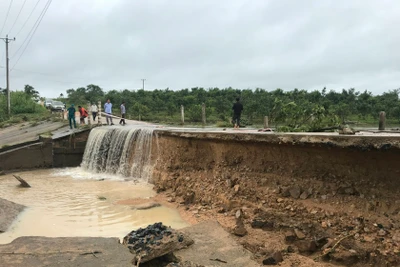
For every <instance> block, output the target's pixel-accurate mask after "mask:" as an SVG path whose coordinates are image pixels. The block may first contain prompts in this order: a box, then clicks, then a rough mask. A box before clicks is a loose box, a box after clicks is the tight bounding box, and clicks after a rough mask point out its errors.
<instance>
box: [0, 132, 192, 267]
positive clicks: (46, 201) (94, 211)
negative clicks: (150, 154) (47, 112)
mask: <svg viewBox="0 0 400 267" xmlns="http://www.w3.org/2000/svg"><path fill="white" fill-rule="evenodd" d="M117 133H118V131H115V132H114V134H117ZM118 134H122V133H118ZM92 141H93V140H92ZM115 145H116V146H117V145H118V144H115ZM104 166H106V162H105V165H104ZM15 174H16V175H19V176H21V177H23V178H25V179H26V180H27V181H28V182H29V183H30V185H31V186H32V187H31V188H21V187H18V186H17V185H18V181H17V180H15V178H14V177H13V176H12V175H11V174H8V175H5V176H0V196H1V197H2V198H5V199H7V200H10V201H13V202H16V203H18V204H22V205H25V206H26V207H27V208H26V209H25V210H24V211H23V212H22V213H21V214H20V216H18V218H17V219H16V220H15V221H14V223H13V224H12V226H11V227H10V229H9V230H8V231H7V232H5V233H1V234H0V244H5V243H9V242H11V241H12V240H14V239H15V238H17V237H20V236H48V237H58V236H60V237H64V236H67V237H68V236H99V237H119V238H120V239H122V238H123V237H124V236H125V235H126V234H127V233H129V232H130V231H132V230H134V229H137V228H139V227H144V226H147V225H149V224H153V223H155V222H159V221H161V222H163V223H164V224H166V225H170V226H171V227H174V228H177V229H179V228H182V227H185V226H187V223H186V222H184V221H183V220H182V218H181V217H180V215H179V213H178V211H176V210H174V209H171V208H168V207H165V206H160V207H156V208H152V209H148V210H137V209H134V208H132V203H138V204H140V203H144V202H152V200H151V199H149V198H151V197H153V196H155V195H156V193H155V192H154V191H153V190H152V186H151V185H149V184H147V183H145V182H141V183H137V184H134V183H131V182H126V181H124V178H121V177H120V176H116V175H112V174H107V173H96V174H94V173H90V172H88V171H86V170H84V169H82V168H68V169H52V170H36V171H28V172H20V173H15ZM102 178H104V179H105V180H102V181H99V180H98V179H102ZM0 265H1V264H0Z"/></svg>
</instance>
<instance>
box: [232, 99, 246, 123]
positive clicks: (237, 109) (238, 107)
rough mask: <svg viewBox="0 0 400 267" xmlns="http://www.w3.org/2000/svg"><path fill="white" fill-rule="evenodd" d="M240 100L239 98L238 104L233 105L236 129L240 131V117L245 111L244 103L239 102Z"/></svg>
mask: <svg viewBox="0 0 400 267" xmlns="http://www.w3.org/2000/svg"><path fill="white" fill-rule="evenodd" d="M239 101H240V99H239V97H238V98H236V103H235V104H233V107H232V109H233V124H234V125H235V126H234V128H235V129H239V127H240V115H241V114H242V111H243V105H242V103H240V102H239Z"/></svg>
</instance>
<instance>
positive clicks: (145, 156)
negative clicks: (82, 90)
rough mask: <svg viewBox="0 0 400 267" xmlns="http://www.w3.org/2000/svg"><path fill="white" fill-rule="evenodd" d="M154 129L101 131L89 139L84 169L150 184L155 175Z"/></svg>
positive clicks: (84, 158) (100, 129)
mask: <svg viewBox="0 0 400 267" xmlns="http://www.w3.org/2000/svg"><path fill="white" fill-rule="evenodd" d="M153 131H154V128H152V127H144V126H141V127H140V128H136V127H133V128H131V127H129V128H128V127H118V128H111V127H99V128H94V129H93V130H92V131H91V132H90V135H89V139H88V141H87V144H86V148H85V153H84V155H83V161H82V165H81V166H82V168H84V169H86V170H88V171H90V172H94V173H112V174H117V175H122V176H125V177H130V178H132V179H135V180H141V181H145V182H148V181H149V180H150V179H151V175H152V170H153V168H152V164H151V146H152V140H153Z"/></svg>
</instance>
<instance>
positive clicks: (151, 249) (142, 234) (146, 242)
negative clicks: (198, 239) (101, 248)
mask: <svg viewBox="0 0 400 267" xmlns="http://www.w3.org/2000/svg"><path fill="white" fill-rule="evenodd" d="M193 242H194V241H193V240H192V239H191V238H190V237H189V236H187V235H185V234H183V233H181V232H178V231H176V230H174V229H172V228H171V227H167V226H165V225H163V224H162V223H161V222H159V223H155V224H153V225H149V226H147V227H146V228H139V229H138V230H135V231H132V232H130V233H129V234H128V235H126V236H125V237H124V239H123V242H122V244H124V245H126V246H127V247H128V248H129V250H130V252H131V253H132V254H134V255H135V257H134V258H133V260H132V263H133V264H137V262H140V263H145V262H148V261H150V260H153V259H155V258H158V257H161V256H163V255H166V254H169V253H172V252H174V251H176V250H179V249H182V248H184V247H188V246H190V245H192V244H193Z"/></svg>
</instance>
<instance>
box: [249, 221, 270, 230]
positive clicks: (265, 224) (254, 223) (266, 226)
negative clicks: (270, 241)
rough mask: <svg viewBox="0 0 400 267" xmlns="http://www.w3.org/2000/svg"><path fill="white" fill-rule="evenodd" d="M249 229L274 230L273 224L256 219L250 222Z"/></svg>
mask: <svg viewBox="0 0 400 267" xmlns="http://www.w3.org/2000/svg"><path fill="white" fill-rule="evenodd" d="M251 227H252V228H256V229H263V230H272V229H273V228H274V223H273V222H269V221H266V220H262V219H257V218H256V219H254V220H253V221H252V222H251Z"/></svg>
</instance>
